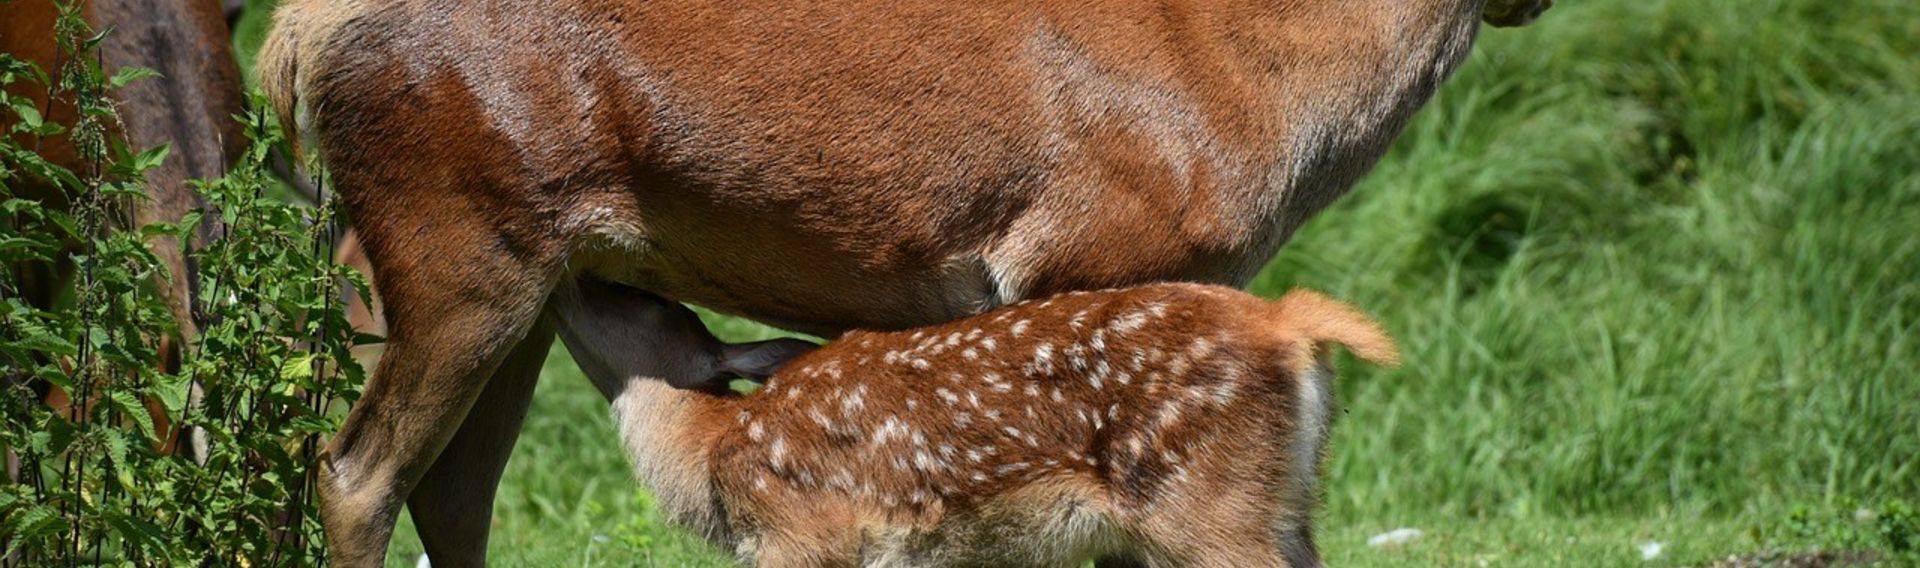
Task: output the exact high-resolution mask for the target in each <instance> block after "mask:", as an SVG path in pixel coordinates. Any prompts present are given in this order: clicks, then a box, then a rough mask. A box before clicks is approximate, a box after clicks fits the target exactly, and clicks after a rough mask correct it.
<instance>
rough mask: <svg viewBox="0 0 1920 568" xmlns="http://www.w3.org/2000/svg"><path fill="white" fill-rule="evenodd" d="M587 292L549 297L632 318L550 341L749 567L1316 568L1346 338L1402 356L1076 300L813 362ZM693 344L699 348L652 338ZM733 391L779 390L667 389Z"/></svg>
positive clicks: (1287, 320)
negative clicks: (559, 343) (714, 383)
mask: <svg viewBox="0 0 1920 568" xmlns="http://www.w3.org/2000/svg"><path fill="white" fill-rule="evenodd" d="M580 286H581V287H580V288H578V289H577V290H570V291H567V293H576V294H580V295H581V296H582V297H581V298H578V299H581V300H585V301H578V302H562V303H561V304H560V305H601V306H605V305H619V306H620V307H621V309H613V310H594V311H591V312H585V311H583V312H582V313H575V314H565V315H566V316H567V317H562V318H557V319H558V320H560V321H563V322H567V323H566V324H565V326H564V327H563V329H561V330H560V333H561V334H562V335H563V336H564V337H566V338H567V340H568V344H569V345H586V346H589V347H591V348H590V349H583V350H582V351H583V352H587V353H590V354H594V355H595V356H594V357H591V358H589V359H587V360H585V361H583V368H584V369H586V371H587V373H588V374H589V375H590V376H592V377H593V379H594V381H595V383H596V384H597V385H599V386H600V388H601V389H602V390H603V391H605V394H607V395H608V397H609V398H611V399H613V400H614V401H615V402H614V412H615V414H616V419H617V421H618V423H619V425H620V428H621V434H622V436H623V437H624V438H625V440H626V443H627V446H628V449H629V451H630V453H631V457H632V458H633V460H634V462H635V465H636V467H637V469H638V472H639V477H640V479H641V481H642V482H643V483H645V484H646V485H647V487H648V488H649V489H650V490H651V491H653V493H654V494H655V496H656V498H657V499H658V501H659V503H661V505H662V507H663V508H664V509H665V510H666V511H667V512H668V513H669V514H670V515H671V516H672V517H673V518H674V519H675V520H676V521H677V522H679V523H682V524H684V525H686V526H687V527H689V528H691V529H693V530H694V531H696V532H698V533H699V534H701V535H703V536H704V537H706V538H707V539H708V540H710V541H711V542H713V543H714V544H716V545H718V546H721V547H723V548H727V549H731V550H732V551H734V552H735V553H736V554H737V555H738V556H739V558H740V559H741V561H743V562H745V563H748V564H751V565H759V566H855V565H859V566H1078V565H1080V564H1081V563H1083V562H1085V561H1088V560H1101V561H1103V563H1104V562H1113V563H1116V564H1123V565H1131V564H1145V565H1149V566H1235V567H1241V566H1291V567H1299V566H1318V565H1319V557H1318V554H1317V552H1316V551H1315V549H1314V544H1313V536H1312V530H1311V528H1310V522H1311V519H1312V513H1313V510H1314V504H1315V502H1316V501H1317V497H1316V487H1317V482H1318V478H1319V464H1320V462H1321V461H1322V459H1323V457H1324V454H1325V450H1326V446H1327V434H1328V427H1329V424H1330V422H1331V419H1332V416H1333V383H1332V380H1333V373H1332V371H1331V369H1330V367H1329V362H1330V358H1329V357H1330V353H1331V346H1332V345H1334V344H1341V345H1345V346H1346V347H1348V348H1349V349H1351V350H1352V351H1353V352H1354V353H1355V354H1357V355H1358V356H1359V357H1360V358H1362V359H1366V360H1369V361H1373V362H1376V363H1385V364H1391V363H1393V362H1394V361H1395V360H1396V357H1397V354H1396V352H1395V348H1394V345H1393V343H1392V340H1391V339H1389V338H1388V337H1387V335H1386V334H1385V333H1384V332H1382V331H1381V329H1380V328H1379V327H1378V326H1377V325H1375V324H1374V323H1373V322H1372V321H1370V320H1369V319H1367V317H1366V316H1364V315H1361V314H1360V313H1358V312H1356V311H1354V310H1353V309H1350V308H1348V307H1347V306H1345V305H1343V304H1341V303H1339V302H1336V301H1334V300H1330V299H1327V298H1326V297H1324V296H1321V295H1319V294H1315V293H1313V292H1308V291H1301V290H1296V291H1293V292H1291V293H1288V294H1287V295H1286V296H1285V297H1282V298H1280V299H1279V300H1276V301H1269V300H1264V299H1261V298H1257V297H1254V296H1252V295H1249V294H1246V293H1243V292H1239V291H1236V290H1233V289H1229V288H1224V287H1216V286H1206V285H1194V284H1162V285H1152V286H1144V287H1138V288H1132V289H1126V290H1118V291H1106V292H1094V293H1075V294H1069V295H1063V296H1055V297H1053V298H1051V299H1046V300H1043V301H1034V302H1026V303H1021V304H1017V305H1013V306H1009V307H1005V308H1001V309H998V310H994V311H990V312H987V313H984V314H981V315H977V316H973V317H968V318H964V319H960V320H957V321H954V322H951V323H948V324H944V325H937V326H931V327H926V328H921V329H917V330H909V331H902V332H893V333H874V332H864V331H856V332H852V333H848V334H846V335H845V336H843V337H841V338H840V339H839V340H837V341H835V342H833V343H832V344H830V345H827V346H825V347H822V348H820V349H818V350H814V351H811V352H808V353H804V354H801V351H803V350H804V349H805V348H804V347H799V346H796V344H795V343H793V342H791V341H782V342H772V343H762V344H751V345H723V344H721V343H720V342H718V341H717V340H714V339H713V338H712V336H710V335H707V334H705V332H704V331H701V332H699V333H684V330H687V329H690V328H697V327H699V325H700V323H699V320H698V319H697V318H695V316H694V315H693V314H692V313H691V312H690V311H688V310H687V309H686V308H685V307H682V306H680V305H678V304H675V303H671V302H667V301H663V300H660V299H658V298H656V297H654V296H651V295H648V294H646V293H644V292H639V291H635V290H632V289H628V288H621V287H617V286H614V285H606V284H596V283H583V284H581V285H580ZM639 313H645V314H647V317H644V318H633V317H630V315H631V314H639ZM596 314H607V315H596ZM619 314H626V315H625V316H623V315H619ZM660 330H666V331H660ZM686 337H704V338H705V339H704V343H705V344H704V345H664V344H661V342H662V341H663V340H664V341H684V340H683V339H681V338H686ZM615 344H621V345H625V348H624V349H619V348H613V347H614V346H615ZM619 353H630V354H632V355H631V356H619V355H610V354H619ZM658 353H687V354H689V355H687V356H685V357H681V358H679V360H663V358H660V357H657V356H653V354H658ZM700 354H704V355H700ZM788 358H792V360H791V361H785V360H786V359H788ZM782 362H785V365H784V367H782V366H781V364H782ZM775 368H778V370H777V371H775ZM736 373H739V374H745V375H750V376H765V375H768V374H771V377H770V378H769V379H768V380H767V381H766V383H765V385H764V386H763V387H762V388H760V389H759V390H758V391H757V392H754V393H752V394H748V395H732V394H727V393H720V394H715V392H714V391H711V390H708V391H699V390H688V389H676V388H674V387H673V386H672V385H673V384H681V385H689V384H696V383H699V382H700V381H702V380H706V379H709V378H712V377H718V376H727V375H730V374H736Z"/></svg>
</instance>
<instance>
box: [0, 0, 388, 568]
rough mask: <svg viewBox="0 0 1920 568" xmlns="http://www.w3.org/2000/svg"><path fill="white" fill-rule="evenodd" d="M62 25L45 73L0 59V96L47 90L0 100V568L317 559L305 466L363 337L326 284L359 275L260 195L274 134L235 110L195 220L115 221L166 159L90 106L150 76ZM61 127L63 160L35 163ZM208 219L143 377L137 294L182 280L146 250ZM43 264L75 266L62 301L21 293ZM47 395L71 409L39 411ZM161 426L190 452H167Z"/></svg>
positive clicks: (342, 392) (150, 325) (68, 7)
mask: <svg viewBox="0 0 1920 568" xmlns="http://www.w3.org/2000/svg"><path fill="white" fill-rule="evenodd" d="M0 1H5V0H0ZM81 14H82V11H81V6H80V5H79V4H77V3H71V4H70V3H65V2H62V3H61V16H60V18H59V23H58V25H57V26H56V29H55V36H56V40H57V42H58V44H59V48H60V53H61V59H60V61H59V62H58V64H57V65H56V66H55V68H54V69H41V68H39V67H37V66H35V65H34V64H32V63H29V62H26V61H23V60H20V59H17V58H14V57H11V56H9V55H7V54H4V53H0V87H5V88H7V91H6V92H7V93H12V92H15V91H35V92H37V91H40V90H44V91H45V92H47V93H49V95H48V96H45V97H23V96H16V95H12V94H0V97H4V98H3V99H0V103H4V104H0V128H4V129H5V130H6V132H5V133H4V135H0V209H4V214H0V379H3V380H4V384H3V385H0V422H3V424H0V447H3V448H4V449H5V451H6V452H7V453H8V454H9V455H10V458H11V461H14V462H15V463H16V464H17V472H15V473H13V474H11V477H10V478H0V481H3V482H4V484H0V565H34V566H41V565H78V564H87V565H102V564H104V565H132V566H158V565H244V566H262V565H268V566H282V565H312V564H319V563H323V562H324V561H325V551H324V549H323V548H322V547H323V542H322V539H321V538H319V535H320V532H319V522H318V518H317V516H316V514H315V511H316V509H315V507H314V505H315V498H314V487H313V479H314V477H313V475H312V473H313V472H312V467H313V464H314V463H315V459H314V457H315V454H316V453H317V452H318V451H319V446H318V444H319V443H320V442H321V441H322V440H323V438H324V435H325V434H327V433H329V432H331V431H333V430H334V429H335V428H336V425H337V423H338V417H339V415H340V412H339V410H341V407H343V406H345V405H346V404H350V403H351V401H352V400H353V399H354V398H355V397H356V396H357V394H358V390H359V386H360V384H361V381H362V379H363V372H362V370H361V368H360V367H359V366H358V365H357V364H356V363H355V362H354V360H353V358H352V357H351V355H350V354H349V349H350V348H351V347H352V346H353V345H354V343H355V341H356V340H365V339H369V338H364V337H356V335H355V334H354V332H353V331H352V329H351V328H350V327H349V326H348V325H347V320H346V316H345V313H344V310H343V309H342V306H341V304H342V302H341V290H342V286H341V283H342V282H346V283H350V286H349V287H348V288H347V289H348V290H350V291H351V292H354V293H359V294H363V295H364V294H365V293H366V284H365V282H364V281H363V280H361V279H360V278H359V276H358V275H357V273H354V272H352V271H351V270H349V269H346V268H344V267H341V266H339V265H336V264H335V263H333V262H332V260H331V258H330V257H331V254H330V252H331V246H330V244H331V243H330V241H331V238H330V237H331V229H330V227H331V226H332V221H333V216H334V207H333V206H332V205H331V203H327V204H323V205H322V206H320V207H318V208H307V207H299V206H293V205H289V204H286V203H284V202H282V201H280V200H278V199H275V198H272V197H269V195H270V194H271V193H272V192H270V191H268V189H269V188H270V187H271V186H272V185H273V184H275V183H276V182H275V181H274V179H273V178H272V177H271V175H270V174H269V173H268V168H267V160H268V156H269V152H270V149H271V148H273V147H274V145H276V144H278V143H279V141H280V134H279V133H278V132H277V131H276V126H275V125H276V123H275V121H273V120H270V119H269V118H268V117H266V116H264V115H263V114H259V113H250V114H248V115H246V116H244V117H236V120H241V121H243V122H244V123H245V125H246V128H247V132H248V133H249V136H250V138H251V141H252V143H251V145H250V147H249V149H248V150H247V152H246V153H245V155H244V156H241V157H240V158H239V162H238V163H235V164H232V165H231V166H232V167H231V168H230V173H229V174H228V175H227V176H226V177H223V178H220V179H215V180H204V181H198V182H194V183H193V186H194V190H195V191H196V192H198V193H199V195H200V196H201V197H202V198H203V199H204V201H205V203H206V204H207V205H206V208H205V209H203V210H201V211H199V212H196V213H195V214H193V215H189V216H188V218H186V219H181V220H179V221H178V222H174V223H167V224H154V225H147V226H141V227H134V226H131V224H132V223H131V221H130V220H131V219H132V218H133V216H132V215H131V211H132V207H133V206H134V205H135V204H137V203H138V202H139V201H140V200H142V199H145V190H146V186H145V180H144V176H143V173H144V172H146V171H148V170H149V169H152V168H154V167H157V166H159V165H160V164H161V163H162V161H163V160H165V158H166V155H167V147H166V146H160V147H156V148H147V149H137V148H129V147H128V145H127V143H126V141H125V140H124V139H122V138H121V137H120V135H119V134H118V133H119V132H121V129H120V128H118V119H117V115H116V113H115V108H114V103H113V101H112V100H111V99H110V98H109V96H108V95H110V94H111V92H112V89H114V88H118V87H121V86H124V85H126V84H129V83H131V82H133V81H138V80H143V79H146V78H147V77H149V76H151V75H152V73H151V72H148V71H144V70H139V69H121V70H119V71H117V72H116V73H114V74H113V75H111V76H108V75H107V74H106V73H105V71H104V70H103V65H102V63H101V61H100V59H99V57H98V55H97V52H96V51H95V48H96V47H97V46H98V45H99V43H100V41H101V40H102V39H103V38H104V37H105V36H106V33H108V32H106V31H101V32H95V31H94V30H92V29H90V27H89V26H88V24H87V23H86V21H85V20H84V19H83V18H82V16H81ZM15 87H27V88H24V89H16V88H15ZM55 101H58V102H60V103H62V104H70V105H71V108H73V109H75V112H73V113H71V115H72V116H73V117H74V118H73V119H72V120H71V121H70V122H69V123H65V124H62V123H58V122H56V121H55V120H52V119H49V118H48V116H49V113H48V112H47V111H48V109H49V108H50V107H52V106H53V103H54V102H55ZM254 107H255V108H264V107H265V105H261V104H256V105H254ZM61 114H62V115H66V114H68V113H61ZM63 137H64V138H65V139H66V142H70V143H71V146H72V147H73V148H74V149H75V153H76V154H77V155H78V157H79V163H80V164H81V166H79V167H77V168H74V169H68V168H66V167H63V166H61V165H60V164H56V163H54V162H52V161H49V160H48V159H47V158H46V157H44V156H43V155H42V154H41V153H39V152H38V150H39V149H40V148H41V147H42V145H43V144H46V143H48V142H49V141H54V140H58V139H60V138H63ZM29 185H32V186H35V187H37V188H40V189H38V190H36V191H37V192H38V193H37V194H36V195H39V196H45V195H46V189H45V188H48V187H51V188H56V189H57V190H58V193H56V195H63V196H64V198H65V201H66V203H64V204H55V203H51V202H52V201H54V200H53V199H45V200H42V199H38V198H33V197H30V196H28V195H26V194H25V191H24V188H26V187H27V186H29ZM209 217H212V218H214V219H217V221H218V222H219V223H218V225H219V226H221V227H222V230H220V231H218V234H217V235H216V238H214V239H212V240H211V241H210V242H207V243H205V244H204V246H203V247H200V248H199V249H198V250H197V251H194V252H192V253H191V254H193V255H194V257H195V259H196V261H197V263H196V264H197V269H198V274H197V277H198V278H199V288H198V290H199V292H198V297H197V298H194V308H195V309H194V312H195V319H196V321H197V323H198V328H199V329H200V333H199V334H198V336H196V337H187V338H182V339H183V340H184V341H183V342H182V343H180V347H179V348H178V349H177V353H176V354H175V355H174V356H175V357H176V358H177V361H178V363H177V364H176V365H163V363H162V362H163V359H162V356H163V355H164V354H163V353H162V349H163V345H167V344H168V343H169V341H167V339H168V338H177V337H179V330H180V328H181V326H180V325H178V324H177V323H176V322H174V321H173V316H172V312H171V310H169V309H168V308H167V305H166V304H165V302H164V301H163V299H162V296H160V295H159V294H158V293H157V291H156V290H157V288H156V282H158V281H160V280H161V279H165V278H173V277H186V276H187V275H170V274H167V273H166V268H165V264H163V263H161V262H160V261H159V259H157V258H156V257H155V255H154V254H153V253H152V252H151V251H150V250H149V247H148V243H147V240H148V239H149V238H152V237H155V236H163V235H172V236H175V237H177V238H180V239H182V241H183V242H186V239H187V238H188V237H189V235H191V234H192V233H193V232H194V231H195V230H196V228H197V227H198V226H200V224H201V223H202V221H204V220H206V219H207V218H209ZM61 263H70V266H72V267H73V268H74V272H75V274H76V276H75V278H74V280H75V282H74V283H73V289H72V290H71V291H70V292H69V293H68V295H69V299H64V300H61V301H57V302H55V303H54V305H51V306H47V305H30V304H29V303H28V302H27V301H26V300H25V299H23V298H22V297H21V295H20V293H21V290H20V289H19V288H20V275H19V273H18V272H19V270H21V269H22V267H28V266H32V265H35V264H39V265H42V266H51V265H55V264H61ZM169 366H170V367H173V368H168V367H169ZM54 392H58V393H64V394H65V395H66V396H67V399H68V400H70V401H71V402H70V403H69V404H66V405H64V407H60V408H56V407H54V406H50V405H48V404H46V402H45V400H44V399H45V398H46V397H47V395H48V394H49V393H54ZM162 416H163V417H164V418H165V419H164V420H157V419H156V418H157V417H162ZM174 428H180V429H182V431H184V432H186V433H187V435H185V436H182V437H183V438H192V439H193V440H195V441H196V442H197V443H193V444H186V443H181V444H173V443H170V442H171V441H173V440H175V439H176V437H175V436H174V435H173V429H174ZM186 447H202V448H201V449H198V450H197V451H186ZM175 448H180V451H174V449H175Z"/></svg>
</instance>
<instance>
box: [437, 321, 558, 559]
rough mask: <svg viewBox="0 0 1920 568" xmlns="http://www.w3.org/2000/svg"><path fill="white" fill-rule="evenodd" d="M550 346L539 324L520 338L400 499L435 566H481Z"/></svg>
mask: <svg viewBox="0 0 1920 568" xmlns="http://www.w3.org/2000/svg"><path fill="white" fill-rule="evenodd" d="M552 345H553V331H552V330H551V329H550V328H548V327H547V326H545V325H537V326H535V327H534V329H533V330H531V331H529V332H528V333H527V337H526V338H525V339H522V340H520V344H519V345H517V346H515V347H514V348H513V351H512V352H511V353H509V354H507V358H506V360H505V361H502V362H501V363H500V368H499V369H497V370H495V371H494V372H493V377H492V378H490V379H488V380H487V388H486V390H484V391H482V392H481V393H480V399H479V400H476V401H474V403H473V408H472V409H469V410H468V411H467V419H466V421H465V422H463V423H462V424H461V425H460V431H459V432H457V433H455V434H454V435H453V440H451V441H449V442H447V447H446V448H445V449H443V450H441V451H440V457H439V458H437V459H435V460H434V462H433V467H432V468H430V469H428V470H427V473H426V475H425V476H424V477H422V478H420V485H419V487H417V488H415V489H414V491H413V495H412V496H409V497H408V498H407V505H408V510H410V511H412V512H413V521H414V526H415V527H417V528H418V530H419V532H420V542H421V544H423V545H425V546H426V549H427V557H428V558H429V559H431V560H432V561H433V563H434V565H435V566H483V565H485V564H486V552H487V529H488V528H489V527H490V523H491V522H492V520H493V497H494V489H495V488H496V487H498V486H499V484H500V474H501V473H503V472H504V471H505V470H506V467H507V458H508V457H509V456H510V455H511V454H512V453H513V444H514V441H515V440H516V439H517V438H519V436H520V425H521V423H522V422H523V421H524V419H525V418H526V416H527V405H528V403H529V402H531V401H532V400H533V387H534V385H535V384H536V383H538V382H539V379H540V369H541V367H542V366H543V364H544V363H546V360H547V349H548V348H549V347H552Z"/></svg>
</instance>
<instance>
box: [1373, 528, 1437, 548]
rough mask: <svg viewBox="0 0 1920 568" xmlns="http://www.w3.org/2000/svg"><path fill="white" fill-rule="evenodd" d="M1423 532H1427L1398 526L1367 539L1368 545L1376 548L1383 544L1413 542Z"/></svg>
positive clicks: (1395, 544) (1397, 544)
mask: <svg viewBox="0 0 1920 568" xmlns="http://www.w3.org/2000/svg"><path fill="white" fill-rule="evenodd" d="M1422 534H1426V533H1422V532H1420V529H1411V528H1405V527H1402V528H1397V529H1393V530H1390V531H1387V532H1384V533H1380V534H1377V535H1373V538H1369V539H1367V546H1371V547H1374V548H1380V547H1383V546H1399V545H1402V544H1407V543H1409V542H1413V541H1415V540H1419V539H1420V535H1422Z"/></svg>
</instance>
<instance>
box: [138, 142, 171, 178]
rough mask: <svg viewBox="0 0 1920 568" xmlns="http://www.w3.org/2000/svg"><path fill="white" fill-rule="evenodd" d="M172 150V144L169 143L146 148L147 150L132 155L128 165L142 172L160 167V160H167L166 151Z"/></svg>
mask: <svg viewBox="0 0 1920 568" xmlns="http://www.w3.org/2000/svg"><path fill="white" fill-rule="evenodd" d="M172 150H173V146H172V145H171V144H161V145H159V146H154V147H152V148H148V149H147V151H145V152H141V153H140V155H137V156H134V157H133V161H132V162H130V163H129V164H128V167H129V168H132V169H133V171H135V172H144V171H147V170H151V169H154V168H157V167H160V164H161V162H165V161H167V153H168V152H171V151H172Z"/></svg>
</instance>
